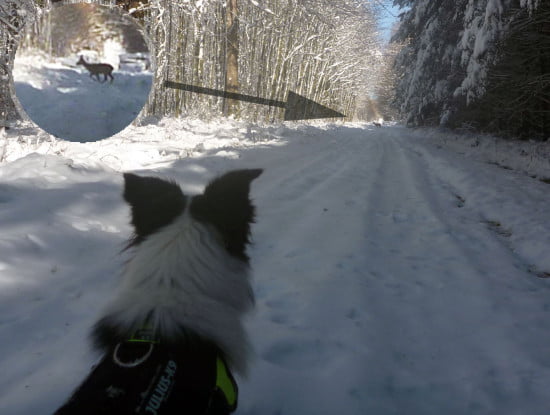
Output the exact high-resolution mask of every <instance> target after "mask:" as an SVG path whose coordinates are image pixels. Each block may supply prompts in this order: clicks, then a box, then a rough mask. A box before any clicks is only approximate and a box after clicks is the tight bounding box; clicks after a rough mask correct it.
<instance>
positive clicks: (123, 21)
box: [13, 3, 153, 142]
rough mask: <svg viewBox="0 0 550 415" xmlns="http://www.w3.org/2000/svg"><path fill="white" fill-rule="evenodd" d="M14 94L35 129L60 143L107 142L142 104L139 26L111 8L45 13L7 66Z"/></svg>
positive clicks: (143, 56)
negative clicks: (11, 70) (10, 70)
mask: <svg viewBox="0 0 550 415" xmlns="http://www.w3.org/2000/svg"><path fill="white" fill-rule="evenodd" d="M13 79H14V85H15V94H16V97H17V100H18V101H19V103H20V105H21V107H22V109H23V110H24V111H25V113H26V114H27V115H28V116H29V118H30V119H31V120H32V121H34V122H35V123H36V124H37V125H38V126H39V127H41V128H42V129H44V130H45V131H47V132H48V133H50V134H52V135H54V136H56V137H58V138H61V139H65V140H68V141H75V142H90V141H98V140H102V139H104V138H107V137H110V136H112V135H114V134H116V133H118V132H119V131H121V130H123V129H124V128H126V127H127V126H128V125H129V124H130V123H132V121H134V120H135V119H136V117H137V116H138V115H139V113H140V111H141V110H142V108H143V106H144V105H145V103H146V102H147V98H148V96H149V93H150V90H151V86H152V81H153V68H152V65H151V54H150V51H149V47H148V44H147V42H146V39H145V37H144V35H143V33H142V29H141V27H140V25H139V24H138V23H137V21H136V20H135V19H133V18H132V17H130V16H127V15H124V14H123V13H122V12H121V11H120V10H119V9H117V8H110V7H105V6H99V5H96V4H88V3H78V4H70V5H64V6H57V7H55V6H54V7H53V8H52V9H51V10H50V11H49V12H48V13H47V14H44V15H43V16H42V17H41V18H40V19H39V20H38V21H36V22H35V23H32V24H29V25H28V27H27V29H26V32H25V36H24V37H23V38H22V39H21V41H20V44H19V46H18V49H17V54H16V57H15V62H14V67H13Z"/></svg>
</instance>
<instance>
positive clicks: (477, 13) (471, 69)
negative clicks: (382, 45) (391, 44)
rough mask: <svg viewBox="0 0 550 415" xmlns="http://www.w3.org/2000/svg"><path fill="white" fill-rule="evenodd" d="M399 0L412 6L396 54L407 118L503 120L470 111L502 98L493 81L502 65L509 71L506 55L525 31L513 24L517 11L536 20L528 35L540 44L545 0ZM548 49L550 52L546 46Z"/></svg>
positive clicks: (478, 123)
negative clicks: (477, 116) (492, 97)
mask: <svg viewBox="0 0 550 415" xmlns="http://www.w3.org/2000/svg"><path fill="white" fill-rule="evenodd" d="M394 3H395V4H397V5H400V6H403V7H409V9H408V10H407V11H406V12H404V14H403V15H402V19H401V25H400V29H399V31H398V33H397V34H396V36H395V37H394V40H397V41H400V42H405V43H406V45H405V47H404V48H403V50H402V52H401V53H400V54H399V56H398V59H397V60H396V66H397V68H398V72H399V74H400V77H399V81H398V83H397V91H396V96H397V105H398V107H399V110H400V112H401V114H402V116H403V117H404V119H405V120H406V121H407V122H408V123H409V124H413V125H423V124H428V125H437V124H443V125H450V126H460V125H461V124H465V123H469V124H471V125H472V126H473V127H475V128H489V129H491V128H493V129H494V128H496V126H498V123H496V122H493V121H494V120H487V119H486V120H481V119H478V120H476V119H473V118H470V119H469V118H468V117H466V116H465V115H466V114H469V113H470V115H471V108H474V107H473V106H477V107H478V108H479V106H480V105H481V104H483V106H489V105H496V104H497V103H496V102H491V101H490V100H489V99H488V98H489V97H490V94H488V88H494V85H495V83H494V82H495V80H496V78H495V76H494V74H497V73H498V69H497V68H500V70H501V71H502V69H503V66H502V65H503V62H504V61H505V59H506V55H507V53H508V51H509V50H511V48H512V49H513V47H514V46H513V41H511V39H512V38H513V36H516V37H517V36H518V33H520V32H517V31H516V32H514V29H513V28H514V25H516V22H517V21H518V19H519V20H522V19H523V20H524V22H531V23H529V24H528V25H527V26H529V27H532V28H533V30H531V32H530V35H529V37H530V39H531V41H533V40H535V41H536V44H538V42H539V41H540V40H541V39H544V38H545V37H546V36H547V35H545V34H544V30H537V28H538V29H541V25H540V22H539V24H537V23H536V21H537V17H536V16H541V19H542V20H544V16H545V15H546V14H545V12H544V10H545V7H542V6H541V5H542V3H543V2H540V1H536V0H533V1H530V0H456V1H452V2H451V1H446V0H395V2H394ZM522 16H523V17H522ZM527 26H525V25H524V27H527ZM514 33H516V34H515V35H514ZM521 33H522V34H521V36H526V35H525V33H524V32H523V31H521ZM544 42H546V41H544ZM523 52H524V53H528V54H530V56H532V57H533V59H535V56H539V55H540V53H541V52H539V51H538V50H536V49H535V48H534V47H531V48H527V49H524V50H523ZM543 55H544V56H547V55H546V52H543ZM539 60H540V58H539ZM543 61H546V57H544V58H543ZM499 65H500V66H499ZM543 66H544V65H543ZM539 68H540V65H539ZM544 68H546V67H545V66H544ZM495 71H496V72H495ZM501 75H502V73H501ZM534 76H535V78H536V79H538V80H539V81H540V80H541V79H544V78H540V77H538V75H536V74H535V73H534ZM491 85H492V86H491ZM517 92H518V93H520V91H517ZM542 95H543V96H544V95H545V93H544V92H543V93H542ZM544 101H545V98H541V102H542V103H544ZM541 105H543V104H539V107H540V106H541ZM493 116H494V114H492V115H490V117H493ZM501 126H502V124H501Z"/></svg>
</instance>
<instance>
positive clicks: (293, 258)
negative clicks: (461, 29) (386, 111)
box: [252, 129, 550, 415]
mask: <svg viewBox="0 0 550 415" xmlns="http://www.w3.org/2000/svg"><path fill="white" fill-rule="evenodd" d="M394 131H397V132H398V134H404V135H406V132H405V130H394ZM322 134H326V136H327V137H326V138H327V140H326V143H323V144H322V145H321V144H317V145H315V146H314V148H315V151H316V152H315V154H310V151H312V149H311V150H310V149H308V148H307V146H305V147H306V148H304V146H300V145H299V144H289V146H294V147H293V148H296V151H295V152H293V153H292V154H293V157H292V160H288V159H286V160H277V158H276V157H275V158H273V159H272V160H271V162H272V163H276V164H271V165H268V166H266V167H267V169H266V173H267V174H271V175H274V176H277V179H271V180H269V183H270V184H271V186H270V187H269V188H264V189H262V188H261V186H258V187H257V188H256V191H255V194H257V195H258V197H257V200H258V202H259V204H260V205H259V209H260V213H261V214H260V218H261V219H260V222H259V223H258V225H257V226H256V229H255V230H254V234H255V239H256V240H257V241H258V246H256V248H255V249H254V254H253V258H254V261H255V262H256V263H255V264H253V266H254V269H255V273H256V278H257V281H258V282H257V289H256V291H257V293H258V299H259V318H258V320H257V322H258V323H259V324H258V325H255V326H254V327H252V332H253V333H262V335H261V336H256V339H255V340H256V341H255V342H256V346H257V349H258V353H259V356H260V360H261V361H262V363H261V364H260V369H259V373H262V372H263V371H265V372H264V373H269V374H270V376H271V377H272V378H273V377H275V378H278V377H279V376H280V382H279V383H280V384H281V385H284V384H285V380H284V379H286V377H287V376H288V374H287V372H288V371H290V372H292V376H293V377H298V378H300V379H303V382H304V383H307V384H308V385H309V389H308V391H309V393H305V394H304V403H303V405H304V408H314V407H315V408H319V407H322V408H325V410H326V413H330V410H331V409H333V410H336V409H337V408H331V403H330V398H329V397H326V398H325V397H319V396H318V395H317V394H315V393H314V392H313V391H314V390H327V388H329V386H328V383H330V382H331V381H330V379H327V376H326V373H327V370H328V371H329V373H331V376H330V378H331V379H332V377H334V378H337V379H339V384H338V385H337V386H336V389H337V391H335V393H337V394H342V395H345V396H346V398H347V399H348V400H349V401H350V407H349V408H348V409H346V410H342V409H341V410H340V413H367V412H368V413H379V414H387V413H396V414H397V413H407V414H422V415H426V414H432V413H433V414H435V413H438V414H439V413H442V411H443V412H444V413H446V414H464V413H469V414H470V413H472V414H473V413H487V411H488V410H490V409H492V408H500V409H502V410H504V409H510V408H520V407H521V406H522V402H524V399H526V397H527V396H528V397H529V399H534V400H538V401H539V402H541V403H542V402H544V396H545V393H544V383H545V382H544V381H548V380H550V372H549V371H548V370H546V371H544V372H543V373H542V374H538V375H536V376H533V374H534V373H537V372H536V371H537V367H538V365H539V364H545V365H548V363H549V362H548V359H546V360H545V358H544V356H543V355H542V354H541V352H540V347H539V346H538V345H533V344H527V343H526V341H525V340H524V339H527V338H533V333H532V331H533V330H534V329H535V328H534V327H529V326H525V321H522V318H523V317H524V316H525V312H526V311H527V312H531V313H532V315H533V316H534V317H533V320H534V321H536V322H537V324H539V325H540V320H539V317H540V316H541V310H540V308H539V305H538V304H537V302H535V301H532V298H531V297H530V292H531V289H532V287H531V286H530V285H528V284H527V285H525V284H524V283H523V282H521V281H520V282H518V278H517V272H518V269H517V266H516V264H515V263H514V261H513V259H510V258H509V253H508V252H507V251H506V250H505V249H504V248H503V247H502V245H501V244H499V243H498V242H497V241H495V240H494V238H491V237H488V235H487V232H486V231H485V230H484V229H482V228H481V227H480V226H479V224H478V223H472V222H471V221H467V220H464V214H463V212H462V210H461V209H458V207H457V205H456V196H455V195H454V194H453V193H452V191H450V187H449V186H448V184H447V183H445V182H444V181H442V180H441V179H440V178H437V177H433V176H431V175H430V171H429V168H428V167H429V166H427V165H426V161H425V160H424V159H423V157H422V153H419V152H416V151H414V149H411V147H410V144H408V143H407V142H406V137H400V136H399V135H396V134H395V133H394V132H393V131H392V130H389V129H388V131H383V132H376V133H371V134H367V133H365V135H364V136H363V137H361V136H359V135H357V134H356V135H355V136H354V135H353V134H349V135H344V136H343V137H340V138H339V139H338V140H335V139H334V134H337V132H326V133H325V132H323V133H322ZM312 147H313V146H312ZM285 154H286V155H288V154H289V152H288V149H287V151H286V152H285ZM274 176H272V177H274ZM264 220H268V221H273V222H275V223H277V224H278V226H276V227H274V226H273V224H267V225H266V226H265V230H264V229H263V228H262V221H264ZM272 229H277V230H278V232H277V234H276V235H272V234H270V233H269V230H272ZM270 240H271V241H273V242H265V241H270ZM264 269H265V270H269V272H271V273H273V272H274V274H275V275H268V274H265V273H263V272H264V271H263V270H264ZM495 344H497V345H498V348H497V349H496V350H495V349H494V346H495ZM512 356H513V361H511V360H510V358H511V357H512ZM256 381H261V380H259V379H256ZM359 385H360V386H359ZM281 387H282V388H283V391H282V392H281V394H283V395H284V386H281ZM332 387H333V388H334V385H333V386H332ZM323 413H324V412H323ZM508 413H518V414H519V413H521V412H513V411H512V412H508ZM541 414H542V412H541Z"/></svg>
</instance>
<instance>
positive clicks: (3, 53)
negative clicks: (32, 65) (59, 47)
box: [0, 0, 35, 127]
mask: <svg viewBox="0 0 550 415" xmlns="http://www.w3.org/2000/svg"><path fill="white" fill-rule="evenodd" d="M34 11H35V9H34V5H33V3H32V1H31V0H2V2H0V127H2V126H4V125H6V123H7V121H10V120H14V119H17V118H18V115H17V110H16V108H15V105H14V103H13V101H12V99H11V96H10V90H9V82H10V73H11V65H12V64H13V60H14V58H15V52H16V46H17V40H18V38H19V36H20V35H21V33H22V30H23V28H24V26H25V21H26V19H28V18H30V17H32V15H33V13H34Z"/></svg>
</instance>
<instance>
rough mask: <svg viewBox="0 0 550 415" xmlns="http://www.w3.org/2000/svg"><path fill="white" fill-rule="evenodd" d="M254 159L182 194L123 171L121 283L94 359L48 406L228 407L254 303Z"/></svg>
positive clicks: (99, 410) (118, 412) (119, 410)
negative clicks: (125, 210) (61, 401)
mask: <svg viewBox="0 0 550 415" xmlns="http://www.w3.org/2000/svg"><path fill="white" fill-rule="evenodd" d="M261 173H262V170H260V169H251V170H237V171H232V172H229V173H227V174H225V175H223V176H221V177H219V178H217V179H215V180H214V181H212V182H210V183H209V184H208V185H207V186H206V188H205V190H204V193H203V194H201V195H197V196H193V197H190V196H186V195H185V194H183V192H182V191H181V189H180V187H179V186H178V185H177V184H176V183H174V182H171V181H166V180H163V179H160V178H156V177H140V176H137V175H134V174H129V173H127V174H124V180H125V187H124V199H125V200H126V202H128V204H129V205H130V207H131V211H132V225H133V226H134V228H135V235H134V237H133V238H132V239H131V241H130V243H129V246H128V249H131V250H132V254H133V255H132V257H131V259H130V260H129V261H128V262H127V263H126V266H125V269H124V271H123V275H122V282H121V286H120V288H119V290H118V292H117V293H116V295H115V297H114V299H113V300H112V301H111V303H110V304H109V305H108V306H107V308H106V310H105V311H104V313H103V314H102V316H101V318H100V319H99V321H98V322H97V323H96V325H95V327H94V329H93V332H92V338H93V340H94V344H95V345H96V346H97V347H98V348H99V349H100V350H101V351H102V352H103V353H104V355H103V358H102V360H101V361H100V362H99V363H98V365H97V366H95V368H94V369H93V370H92V372H91V373H90V375H89V376H88V377H87V378H86V379H85V380H84V382H83V383H82V385H80V386H79V388H78V389H77V390H76V391H75V392H74V394H73V395H72V397H71V398H70V399H69V400H68V401H67V403H66V404H65V405H64V406H63V407H61V408H60V409H59V410H58V411H57V412H56V415H66V414H71V415H76V414H78V415H88V414H90V415H91V414H94V415H100V414H105V415H125V414H158V415H168V414H178V415H182V414H190V415H195V414H197V415H198V414H228V413H230V412H232V411H233V410H234V409H235V408H236V405H237V392H238V391H237V385H236V383H235V380H234V378H233V376H232V375H231V371H232V370H233V371H235V372H236V373H239V374H245V373H246V369H247V361H248V351H249V350H248V349H249V347H248V341H247V336H246V333H245V330H244V327H243V323H242V317H243V315H244V313H245V312H247V311H248V310H250V309H251V308H252V306H253V303H254V298H253V293H252V289H251V286H250V281H249V264H248V256H247V254H246V246H247V244H248V243H249V236H250V224H251V223H252V222H253V220H254V206H253V205H252V203H251V201H250V197H249V191H250V183H251V182H252V180H254V179H255V178H257V177H258V176H259V175H260V174H261Z"/></svg>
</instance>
